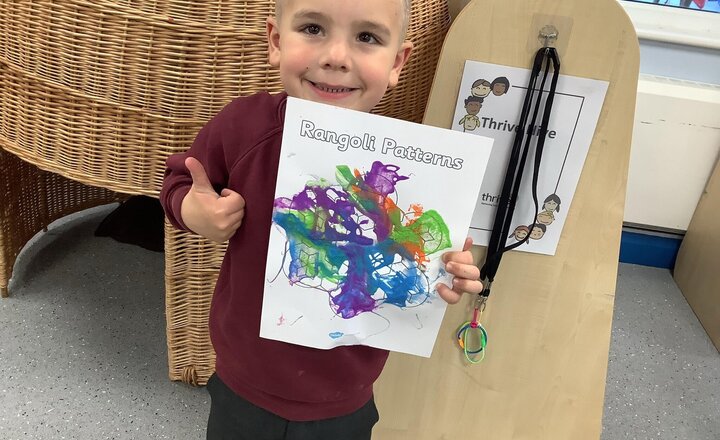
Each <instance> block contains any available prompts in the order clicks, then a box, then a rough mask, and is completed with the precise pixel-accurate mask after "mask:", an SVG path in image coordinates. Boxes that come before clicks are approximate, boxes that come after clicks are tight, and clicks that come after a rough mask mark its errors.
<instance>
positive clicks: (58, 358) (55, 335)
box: [0, 206, 720, 440]
mask: <svg viewBox="0 0 720 440" xmlns="http://www.w3.org/2000/svg"><path fill="white" fill-rule="evenodd" d="M112 208H113V206H106V207H101V208H96V209H93V210H89V211H85V212H83V213H80V214H78V215H74V216H70V217H66V218H65V219H63V220H61V221H59V222H56V223H55V224H53V225H51V227H50V228H49V231H48V232H46V233H42V234H39V235H38V236H36V237H35V238H34V239H33V240H32V241H31V242H30V244H29V245H28V246H26V248H25V249H24V251H23V253H22V254H21V255H20V258H19V259H18V262H17V264H16V266H15V272H14V276H13V279H12V281H11V285H10V288H11V292H12V296H11V297H10V298H7V299H3V300H0V331H1V334H0V440H14V439H18V440H20V439H22V440H25V439H42V440H46V439H53V440H54V439H93V440H95V439H190V440H192V439H202V438H204V424H205V421H206V417H207V412H208V409H209V401H208V397H207V395H206V393H205V390H204V389H202V388H193V387H190V386H187V385H184V384H182V383H177V382H170V381H169V380H168V378H167V367H166V365H167V361H166V357H165V353H166V346H165V329H164V315H163V313H164V303H163V258H162V254H160V253H154V252H150V251H146V250H143V249H141V248H139V247H136V246H130V245H124V244H121V243H118V242H116V241H114V240H112V239H108V238H97V237H94V236H93V231H94V230H95V227H96V226H97V224H98V223H99V222H100V221H101V220H102V219H103V218H104V217H105V215H107V214H108V213H109V212H110V211H111V210H112ZM615 305H616V308H615V315H614V320H613V330H612V344H611V349H610V359H609V366H608V379H607V388H606V399H605V416H604V420H603V434H602V439H603V440H614V439H641V440H646V439H657V440H659V439H708V440H709V439H720V397H719V394H720V392H719V390H720V355H719V354H718V352H717V351H716V350H715V348H714V347H713V345H712V344H711V342H710V340H709V338H708V337H707V335H706V333H705V332H704V330H703V329H702V327H701V325H700V323H699V322H698V320H697V319H696V318H695V315H694V314H693V312H692V310H691V309H690V307H689V306H688V305H687V303H686V302H685V300H684V298H683V296H682V294H681V293H680V291H679V290H678V288H677V286H676V285H675V283H674V282H673V279H672V276H671V274H670V273H669V272H668V271H667V270H662V269H655V268H647V267H642V266H633V265H626V264H620V267H619V276H618V285H617V294H616V300H615ZM478 438H480V437H478ZM483 438H484V437H483ZM453 440H454V439H453ZM458 440H460V439H458ZM491 440H493V439H491ZM581 440H582V439H581Z"/></svg>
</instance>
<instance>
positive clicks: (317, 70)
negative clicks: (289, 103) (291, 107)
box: [267, 0, 412, 112]
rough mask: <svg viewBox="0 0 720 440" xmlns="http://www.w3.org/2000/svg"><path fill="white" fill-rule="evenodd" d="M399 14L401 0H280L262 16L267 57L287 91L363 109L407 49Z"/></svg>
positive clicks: (393, 74) (387, 83) (390, 80)
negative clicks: (275, 10) (274, 13)
mask: <svg viewBox="0 0 720 440" xmlns="http://www.w3.org/2000/svg"><path fill="white" fill-rule="evenodd" d="M403 19H404V12H403V2H402V0H363V1H357V0H284V1H283V6H282V16H281V18H280V21H279V22H278V21H277V20H276V19H275V18H269V19H268V29H267V33H268V41H269V57H268V58H269V62H270V64H271V65H273V66H275V67H279V69H280V79H281V80H282V83H283V87H284V88H285V91H286V92H287V93H288V95H289V96H293V97H296V98H302V99H308V100H310V101H315V102H322V103H326V104H331V105H336V106H340V107H345V108H350V109H354V110H360V111H365V112H367V111H370V110H372V108H373V107H375V105H377V103H378V102H380V99H382V97H383V95H385V92H386V91H387V90H388V89H389V88H392V87H394V86H395V85H396V84H397V82H398V79H399V77H400V71H401V70H402V68H403V66H404V65H405V62H406V61H407V59H408V57H409V55H410V51H411V50H412V44H411V43H410V42H402V38H403V36H402V27H403Z"/></svg>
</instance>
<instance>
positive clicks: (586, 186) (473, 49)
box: [373, 0, 639, 440]
mask: <svg viewBox="0 0 720 440" xmlns="http://www.w3.org/2000/svg"><path fill="white" fill-rule="evenodd" d="M545 24H554V25H556V27H558V28H559V29H560V36H559V40H558V43H557V47H558V49H559V52H560V56H561V57H562V73H564V74H568V75H575V76H581V77H587V78H595V79H600V80H606V81H609V82H610V86H609V89H608V93H607V96H606V99H605V104H604V106H603V110H602V113H601V115H600V120H599V123H598V126H597V129H596V132H595V136H594V138H593V143H592V146H591V148H590V152H589V154H588V157H587V160H586V162H585V167H584V170H583V174H582V177H581V179H580V182H579V184H578V188H577V192H576V195H575V198H574V200H573V202H572V206H571V207H570V210H569V213H568V219H567V222H566V224H565V228H564V231H563V234H562V238H561V240H560V244H559V247H558V250H557V254H556V255H555V256H553V257H548V256H543V255H531V254H526V253H519V252H513V253H511V254H510V255H507V256H506V257H505V258H504V259H503V264H502V266H501V268H500V271H499V274H498V276H497V279H496V283H495V284H494V286H493V296H492V297H491V300H490V302H489V305H488V308H487V310H486V312H485V317H484V319H483V321H484V325H485V326H486V328H488V329H489V332H490V344H491V345H490V346H489V348H488V353H487V357H486V359H485V361H484V362H483V363H481V364H479V365H474V366H468V364H467V363H466V362H465V361H464V360H463V358H462V355H461V352H460V350H459V349H458V348H457V346H456V343H455V341H454V332H455V330H456V328H457V326H458V325H459V324H460V323H462V322H463V321H465V320H467V319H468V318H469V316H470V305H471V304H470V303H471V301H472V298H470V295H468V298H465V301H464V302H463V303H462V304H458V305H455V306H451V307H449V308H448V311H447V313H446V316H445V320H444V322H443V326H442V328H441V331H440V335H439V337H438V341H437V343H436V345H435V349H434V352H433V356H432V358H430V359H422V358H417V357H412V356H407V355H401V354H397V353H393V354H392V355H391V358H390V360H389V362H388V365H387V367H386V369H385V371H384V372H383V374H382V376H381V378H380V380H379V382H378V384H377V386H376V400H377V404H378V407H379V409H380V414H381V419H380V422H379V423H378V425H377V426H376V428H375V430H374V436H373V439H375V440H405V439H407V440H410V439H412V440H425V439H427V440H437V439H446V440H461V439H481V438H483V439H493V440H496V439H501V440H505V439H532V440H538V439H552V440H559V439H572V440H577V439H584V440H585V439H593V438H595V439H597V438H599V437H600V431H601V420H602V412H603V399H604V391H605V377H606V371H607V361H608V349H609V342H610V329H611V321H612V311H613V300H614V294H615V282H616V276H617V264H618V253H619V243H620V232H621V227H622V219H623V206H624V201H625V186H626V180H627V169H628V161H629V149H630V141H631V136H632V128H633V127H632V124H633V112H634V108H635V94H636V88H637V77H638V67H639V49H638V42H637V37H636V35H635V31H634V29H633V26H632V24H631V22H630V20H629V19H628V17H627V15H626V14H625V12H624V11H623V9H622V7H621V6H620V5H619V4H618V3H617V1H616V0H537V1H517V0H473V1H472V2H470V4H469V5H468V6H467V7H466V8H465V9H463V10H462V12H461V13H460V14H459V15H458V17H457V18H456V20H455V21H454V23H453V25H452V27H451V29H450V31H449V33H448V36H447V39H446V41H445V45H444V48H443V52H442V54H441V58H440V64H439V68H438V71H437V74H436V77H435V82H434V85H433V89H432V91H431V96H430V100H429V103H428V109H427V112H426V115H425V120H424V122H425V123H427V124H430V125H434V126H439V127H446V128H447V127H450V126H451V123H452V116H453V109H454V102H455V98H456V96H457V93H458V88H459V86H460V78H461V74H462V68H463V63H464V61H465V59H473V60H478V61H484V62H490V63H497V64H503V65H507V66H513V67H523V68H528V69H529V68H530V63H531V60H532V57H533V55H534V53H535V51H536V50H537V49H538V48H539V47H540V46H539V43H538V41H537V38H536V37H537V35H538V32H539V29H540V28H541V27H542V26H543V25H545ZM448 190H449V191H452V190H458V189H456V188H448ZM475 251H476V257H477V258H480V256H481V255H480V254H482V253H483V252H484V249H479V248H478V249H475Z"/></svg>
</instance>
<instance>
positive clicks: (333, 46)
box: [320, 39, 350, 71]
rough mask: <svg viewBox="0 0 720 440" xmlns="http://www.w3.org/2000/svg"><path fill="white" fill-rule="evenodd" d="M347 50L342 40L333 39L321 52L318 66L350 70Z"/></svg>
mask: <svg viewBox="0 0 720 440" xmlns="http://www.w3.org/2000/svg"><path fill="white" fill-rule="evenodd" d="M349 54H350V52H349V48H348V45H347V43H346V42H345V41H343V40H342V39H333V40H331V41H328V44H327V45H326V47H325V50H324V51H323V54H322V56H321V59H320V64H321V65H322V67H324V68H326V69H333V70H342V71H346V70H348V69H349V68H350V56H349Z"/></svg>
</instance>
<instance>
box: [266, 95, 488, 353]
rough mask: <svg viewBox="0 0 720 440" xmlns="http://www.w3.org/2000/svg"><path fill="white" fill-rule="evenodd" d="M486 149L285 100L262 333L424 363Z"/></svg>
mask: <svg viewBox="0 0 720 440" xmlns="http://www.w3.org/2000/svg"><path fill="white" fill-rule="evenodd" d="M491 146H492V140H491V139H488V138H484V137H480V136H470V135H467V134H464V133H458V132H454V131H451V130H446V129H439V128H435V127H429V126H424V125H420V124H413V123H409V122H405V121H400V120H396V119H391V118H385V117H382V116H377V115H372V114H368V113H362V112H357V111H352V110H347V109H342V108H337V107H332V106H327V105H323V104H318V103H313V102H308V101H302V100H298V99H294V98H288V103H287V110H286V114H285V128H284V134H283V144H282V152H281V158H280V166H279V173H278V181H277V187H276V190H275V209H274V212H273V226H272V228H271V231H270V245H269V250H268V259H267V267H266V283H265V292H264V299H263V312H262V322H261V327H260V336H261V337H263V338H268V339H276V340H281V341H286V342H290V343H294V344H300V345H305V346H310V347H316V348H322V349H329V348H332V347H336V346H340V345H354V344H362V345H369V346H373V347H378V348H384V349H388V350H394V351H400V352H404V353H410V354H416V355H420V356H426V357H429V356H430V354H431V352H432V347H433V345H434V343H435V339H436V337H437V333H438V330H439V328H440V323H441V321H442V317H443V314H444V312H445V306H446V303H445V301H443V300H442V299H441V298H439V297H438V296H437V292H436V291H435V285H436V284H437V283H438V282H441V281H442V282H444V283H446V284H449V283H450V280H451V278H450V277H449V276H448V275H447V274H446V273H445V272H444V269H443V268H444V264H442V262H441V260H440V257H441V255H442V254H443V253H444V252H447V251H451V250H460V249H462V245H463V243H464V240H465V237H466V236H467V231H468V227H469V225H470V218H471V216H472V211H473V208H474V201H475V200H476V199H477V197H478V191H479V188H480V182H481V181H482V176H483V174H484V172H485V168H486V166H487V163H488V160H489V157H490V151H491Z"/></svg>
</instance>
